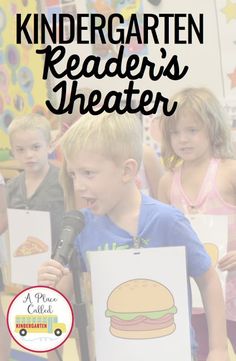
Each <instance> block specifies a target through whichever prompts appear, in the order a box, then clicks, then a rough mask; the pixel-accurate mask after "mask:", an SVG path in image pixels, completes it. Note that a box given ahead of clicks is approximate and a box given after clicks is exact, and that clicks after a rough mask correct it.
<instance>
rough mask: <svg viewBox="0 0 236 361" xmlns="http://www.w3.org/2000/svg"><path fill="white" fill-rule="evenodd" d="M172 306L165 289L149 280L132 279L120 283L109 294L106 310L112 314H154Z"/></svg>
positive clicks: (169, 295) (168, 293)
mask: <svg viewBox="0 0 236 361" xmlns="http://www.w3.org/2000/svg"><path fill="white" fill-rule="evenodd" d="M173 306H174V298H173V296H172V294H171V293H170V291H169V290H168V288H167V287H165V286H164V285H162V284H161V283H159V282H156V281H153V280H149V279H134V280H130V281H127V282H124V283H122V284H121V285H119V286H118V287H116V288H115V289H114V290H113V291H112V293H111V294H110V296H109V298H108V301H107V308H108V309H109V310H111V311H113V312H121V313H122V312H155V311H162V310H166V309H169V308H171V307H173Z"/></svg>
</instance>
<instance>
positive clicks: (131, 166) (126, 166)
mask: <svg viewBox="0 0 236 361" xmlns="http://www.w3.org/2000/svg"><path fill="white" fill-rule="evenodd" d="M137 172H138V164H137V161H136V160H135V159H132V158H130V159H127V160H126V161H125V162H124V163H123V181H124V182H125V183H127V182H129V181H130V180H133V179H134V178H135V177H136V175H137Z"/></svg>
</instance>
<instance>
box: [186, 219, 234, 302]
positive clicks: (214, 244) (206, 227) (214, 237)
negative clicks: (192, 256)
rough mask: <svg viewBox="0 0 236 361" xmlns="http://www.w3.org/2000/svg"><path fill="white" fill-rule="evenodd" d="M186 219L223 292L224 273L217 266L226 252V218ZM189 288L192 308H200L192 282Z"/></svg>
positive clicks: (198, 293) (194, 285)
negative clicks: (195, 234)
mask: <svg viewBox="0 0 236 361" xmlns="http://www.w3.org/2000/svg"><path fill="white" fill-rule="evenodd" d="M187 217H188V219H189V220H190V222H191V225H192V227H193V229H194V230H195V232H196V233H197V235H198V237H199V239H200V241H201V242H202V243H203V245H204V247H205V249H206V251H207V253H208V254H209V256H210V257H211V261H212V265H213V266H214V267H215V268H216V271H217V273H218V275H219V278H220V280H221V284H222V287H223V290H225V279H226V272H221V271H219V270H218V268H217V264H218V261H219V260H220V259H221V258H222V257H224V256H225V254H226V251H227V242H228V217H227V216H220V215H219V216H218V215H217V216H216V215H205V214H193V215H188V216H187ZM191 288H192V296H193V307H197V308H202V307H203V305H202V301H201V295H200V292H199V290H198V287H197V285H196V283H195V281H194V280H191Z"/></svg>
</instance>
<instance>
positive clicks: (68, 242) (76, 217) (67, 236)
mask: <svg viewBox="0 0 236 361" xmlns="http://www.w3.org/2000/svg"><path fill="white" fill-rule="evenodd" d="M84 225H85V223H84V215H83V214H82V213H81V212H79V211H71V212H68V213H66V214H65V215H64V217H63V220H62V228H61V234H60V240H59V242H58V243H57V246H56V249H55V251H54V253H53V255H52V258H53V259H55V260H56V261H58V262H59V263H61V264H62V265H63V266H66V265H68V263H69V261H70V259H71V256H72V253H73V250H74V239H75V237H76V236H77V235H78V234H79V233H80V232H81V231H82V229H83V228H84Z"/></svg>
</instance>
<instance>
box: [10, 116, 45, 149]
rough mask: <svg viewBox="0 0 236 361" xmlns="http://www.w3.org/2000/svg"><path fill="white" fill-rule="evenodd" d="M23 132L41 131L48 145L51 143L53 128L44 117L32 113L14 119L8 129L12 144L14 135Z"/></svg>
mask: <svg viewBox="0 0 236 361" xmlns="http://www.w3.org/2000/svg"><path fill="white" fill-rule="evenodd" d="M22 130H40V131H41V132H42V133H43V136H44V138H45V140H46V142H47V143H50V141H51V126H50V123H49V121H48V119H47V118H45V117H44V116H43V115H40V114H37V113H32V114H27V115H23V116H20V117H17V118H15V119H13V121H12V122H11V124H10V125H9V127H8V134H9V139H10V142H11V144H12V137H13V135H14V134H15V133H16V132H18V131H22Z"/></svg>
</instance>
